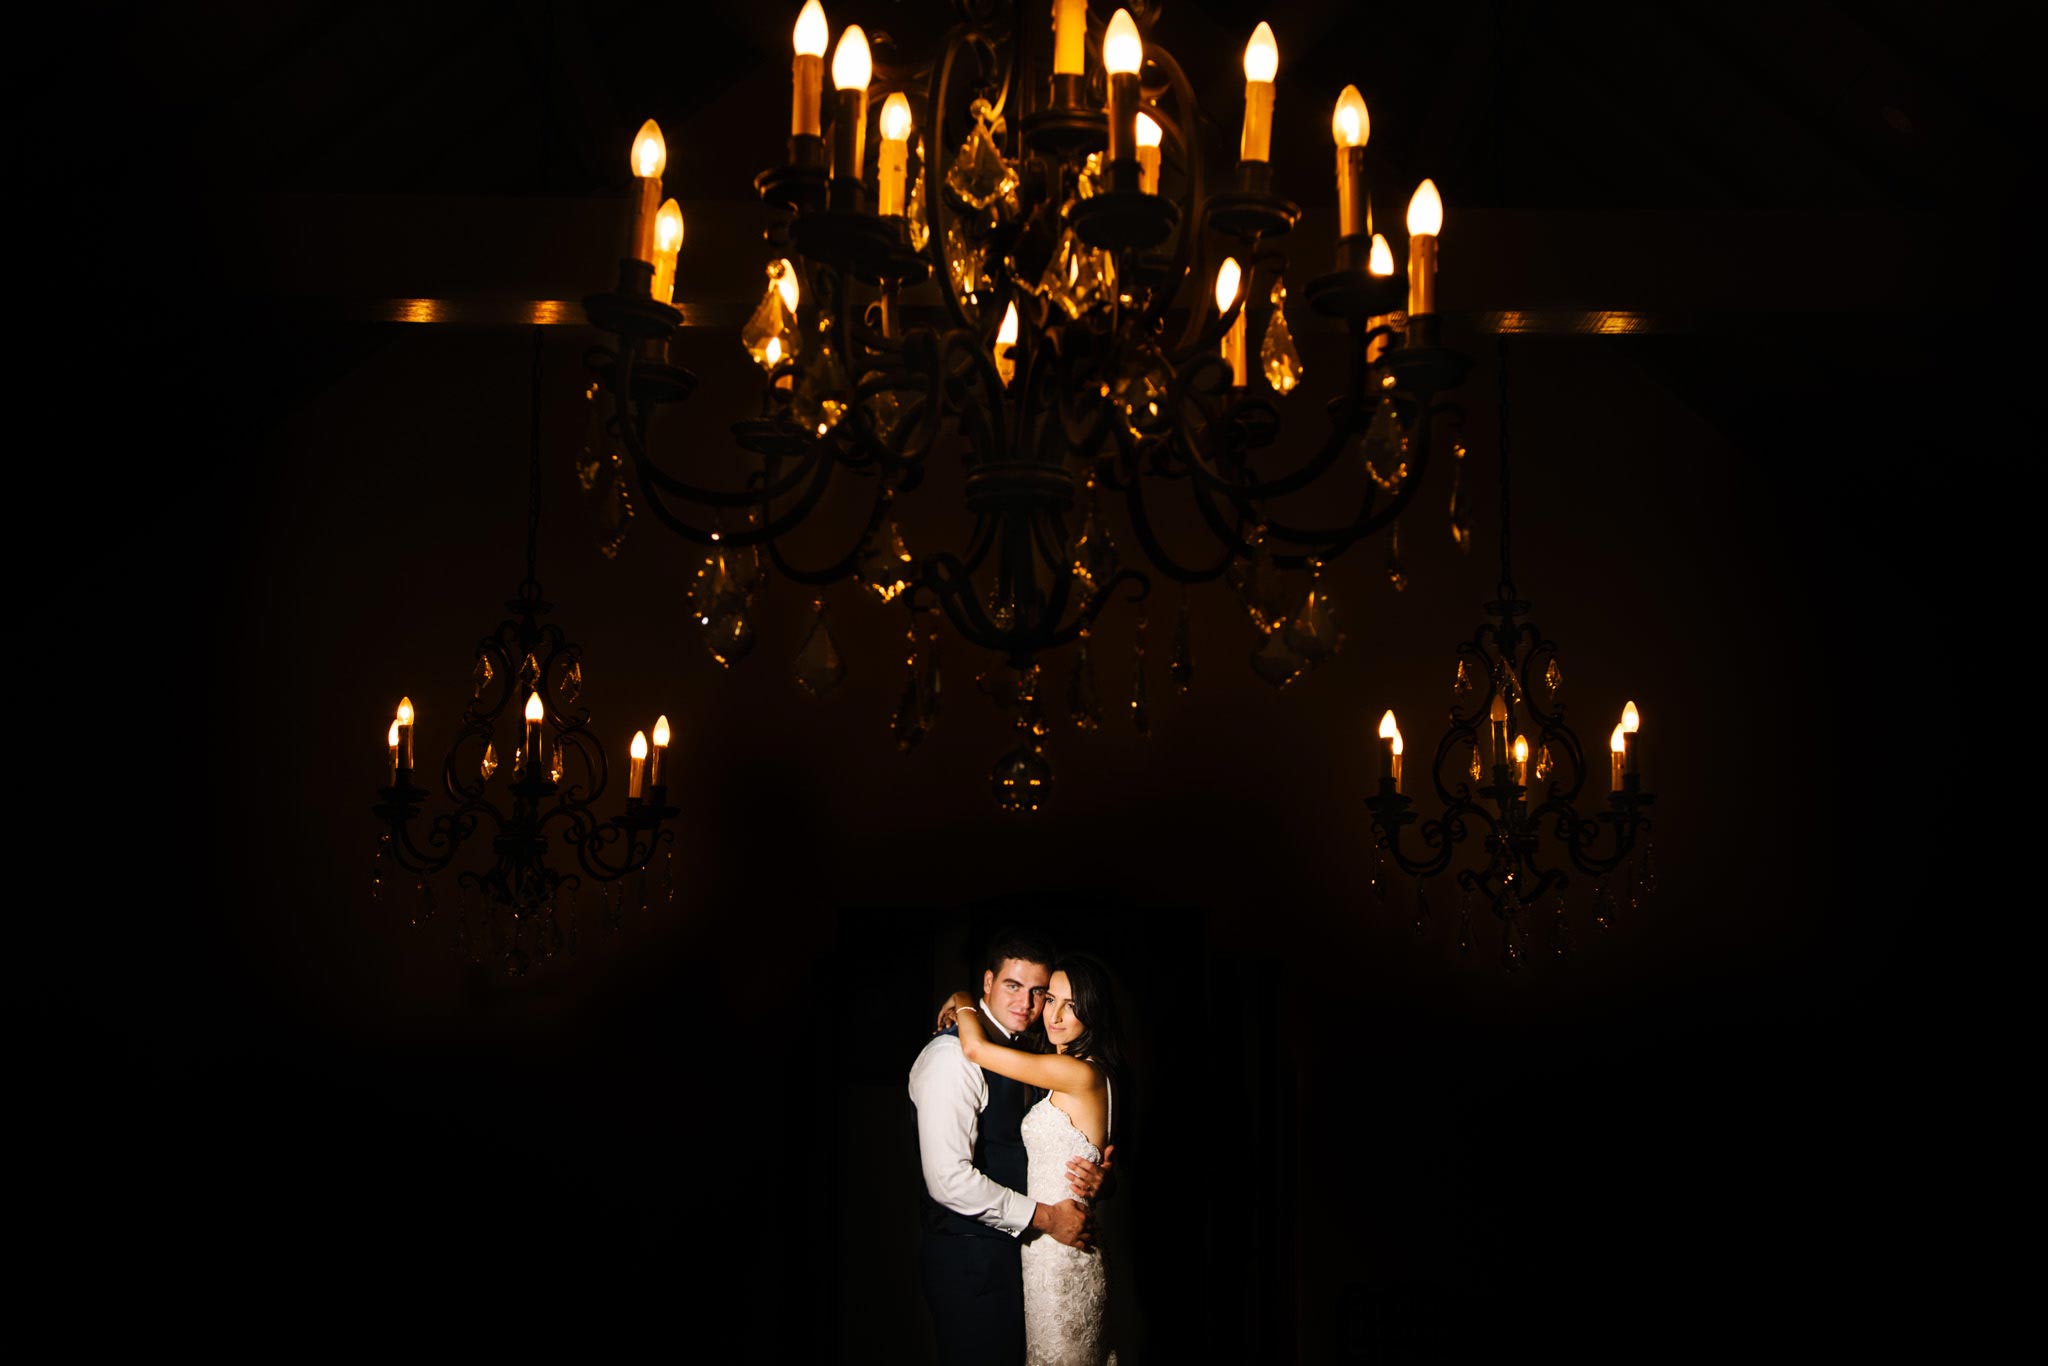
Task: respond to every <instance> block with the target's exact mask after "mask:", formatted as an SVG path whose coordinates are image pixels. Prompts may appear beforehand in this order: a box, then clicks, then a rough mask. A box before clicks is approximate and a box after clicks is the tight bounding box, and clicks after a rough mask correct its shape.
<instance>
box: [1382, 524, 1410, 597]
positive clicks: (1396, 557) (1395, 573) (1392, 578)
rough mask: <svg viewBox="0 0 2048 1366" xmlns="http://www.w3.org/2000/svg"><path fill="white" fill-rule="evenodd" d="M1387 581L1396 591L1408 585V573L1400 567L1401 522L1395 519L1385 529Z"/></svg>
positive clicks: (1400, 590)
mask: <svg viewBox="0 0 2048 1366" xmlns="http://www.w3.org/2000/svg"><path fill="white" fill-rule="evenodd" d="M1387 582H1388V583H1390V584H1392V585H1393V586H1394V591H1395V592H1396V593H1399V592H1402V591H1403V590H1405V589H1406V588H1407V587H1408V575H1407V574H1406V573H1405V572H1404V571H1403V570H1402V568H1401V523H1400V521H1399V519H1396V520H1395V522H1394V525H1393V526H1392V527H1390V528H1389V529H1388V531H1387Z"/></svg>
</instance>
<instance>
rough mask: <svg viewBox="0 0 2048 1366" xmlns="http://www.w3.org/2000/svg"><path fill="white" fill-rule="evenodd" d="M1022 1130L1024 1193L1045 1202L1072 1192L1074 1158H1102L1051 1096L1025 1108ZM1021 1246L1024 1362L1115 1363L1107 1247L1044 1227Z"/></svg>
mask: <svg viewBox="0 0 2048 1366" xmlns="http://www.w3.org/2000/svg"><path fill="white" fill-rule="evenodd" d="M1111 1113H1112V1114H1113V1113H1114V1110H1112V1112H1111ZM1020 1131H1021V1133H1022V1134H1023V1137H1024V1151H1025V1153H1026V1154H1028V1155H1029V1157H1030V1161H1031V1167H1030V1172H1029V1175H1028V1177H1027V1178H1026V1180H1027V1183H1028V1185H1029V1187H1030V1189H1029V1191H1028V1192H1027V1194H1029V1195H1030V1196H1031V1198H1032V1199H1033V1200H1036V1201H1038V1202H1039V1203H1040V1204H1046V1205H1056V1204H1058V1203H1059V1202H1060V1201H1062V1200H1066V1199H1069V1198H1071V1197H1072V1195H1073V1192H1072V1191H1070V1190H1068V1189H1067V1163H1068V1162H1069V1161H1070V1160H1072V1159H1074V1158H1077V1157H1081V1158H1086V1159H1087V1160H1088V1161H1090V1162H1100V1161H1102V1150H1101V1149H1100V1148H1098V1147H1096V1146H1095V1145H1094V1144H1093V1143H1090V1142H1089V1141H1088V1140H1087V1138H1086V1137H1085V1136H1084V1135H1083V1134H1082V1133H1081V1131H1080V1129H1078V1128H1076V1127H1075V1125H1074V1121H1073V1120H1071V1119H1069V1118H1067V1113H1066V1111H1064V1110H1062V1109H1060V1108H1059V1107H1058V1106H1056V1105H1054V1104H1053V1103H1052V1097H1051V1096H1047V1097H1046V1098H1045V1099H1043V1100H1041V1101H1039V1102H1038V1104H1036V1105H1034V1106H1032V1107H1031V1109H1030V1110H1029V1111H1027V1112H1026V1113H1025V1115H1024V1122H1023V1124H1022V1125H1021V1126H1020ZM1021 1253H1022V1256H1023V1260H1024V1359H1025V1362H1026V1364H1027V1366H1116V1353H1114V1352H1111V1351H1109V1350H1107V1346H1106V1344H1107V1342H1108V1338H1109V1326H1108V1315H1107V1310H1108V1307H1109V1268H1108V1266H1107V1265H1105V1263H1104V1262H1103V1253H1102V1249H1101V1248H1100V1247H1099V1246H1098V1247H1096V1248H1095V1249H1094V1250H1092V1251H1089V1252H1082V1251H1080V1250H1079V1249H1078V1248H1071V1247H1068V1246H1067V1245H1066V1244H1065V1243H1062V1242H1059V1241H1057V1240H1055V1239H1052V1238H1049V1237H1046V1236H1045V1235H1043V1234H1040V1235H1039V1236H1038V1237H1036V1238H1032V1239H1030V1240H1029V1241H1027V1242H1026V1243H1025V1244H1024V1246H1023V1248H1022V1249H1021Z"/></svg>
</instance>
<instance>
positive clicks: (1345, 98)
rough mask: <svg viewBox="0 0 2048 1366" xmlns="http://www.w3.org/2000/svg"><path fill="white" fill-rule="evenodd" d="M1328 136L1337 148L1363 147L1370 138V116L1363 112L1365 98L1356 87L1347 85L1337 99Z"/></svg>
mask: <svg viewBox="0 0 2048 1366" xmlns="http://www.w3.org/2000/svg"><path fill="white" fill-rule="evenodd" d="M1330 136H1331V137H1333V138H1335V139H1336V140H1337V145H1338V146H1339V147H1363V146H1365V144H1366V140H1367V139H1368V138H1370V137H1371V136H1372V116H1371V115H1369V114H1367V113H1366V112H1365V96H1363V95H1361V94H1359V93H1358V87H1357V86H1355V85H1347V86H1345V87H1344V93H1343V94H1341V95H1339V96H1338V97H1337V109H1336V112H1335V113H1333V114H1331V115H1330Z"/></svg>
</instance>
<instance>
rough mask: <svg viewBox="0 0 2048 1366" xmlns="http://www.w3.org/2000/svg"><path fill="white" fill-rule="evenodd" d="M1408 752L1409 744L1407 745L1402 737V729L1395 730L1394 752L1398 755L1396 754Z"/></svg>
mask: <svg viewBox="0 0 2048 1366" xmlns="http://www.w3.org/2000/svg"><path fill="white" fill-rule="evenodd" d="M1407 752H1408V746H1407V744H1406V743H1405V742H1404V741H1403V740H1402V739H1401V732H1400V731H1398V730H1397V731H1395V732H1394V753H1395V755H1396V756H1399V755H1402V754H1405V753H1407Z"/></svg>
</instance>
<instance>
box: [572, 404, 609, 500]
mask: <svg viewBox="0 0 2048 1366" xmlns="http://www.w3.org/2000/svg"><path fill="white" fill-rule="evenodd" d="M583 398H584V401H585V402H586V403H588V404H589V405H590V416H589V420H588V421H587V422H586V423H585V424H584V431H583V444H582V445H581V446H580V447H578V448H577V451H576V482H577V484H579V485H580V486H581V487H582V489H583V491H584V492H585V493H589V492H590V491H591V490H592V489H594V488H596V487H597V477H598V476H599V475H600V474H603V473H604V472H605V470H606V469H607V468H608V467H609V466H610V464H611V433H610V431H609V430H608V429H607V428H606V426H605V401H604V382H603V381H602V380H598V379H595V378H593V379H592V380H591V381H590V383H589V384H587V385H585V386H584V388H583Z"/></svg>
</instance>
